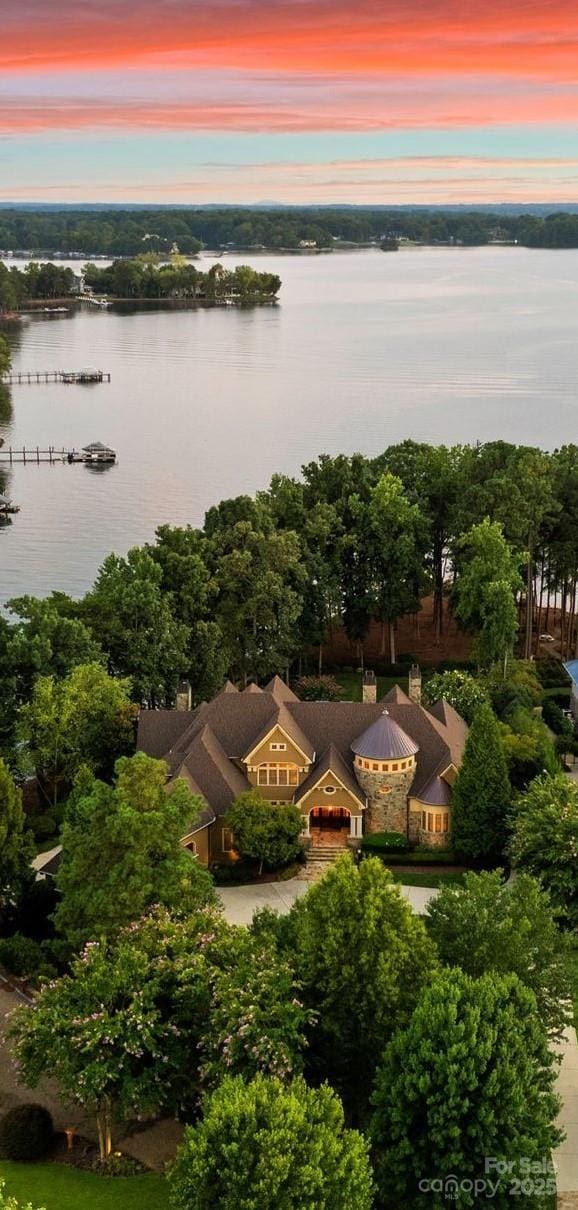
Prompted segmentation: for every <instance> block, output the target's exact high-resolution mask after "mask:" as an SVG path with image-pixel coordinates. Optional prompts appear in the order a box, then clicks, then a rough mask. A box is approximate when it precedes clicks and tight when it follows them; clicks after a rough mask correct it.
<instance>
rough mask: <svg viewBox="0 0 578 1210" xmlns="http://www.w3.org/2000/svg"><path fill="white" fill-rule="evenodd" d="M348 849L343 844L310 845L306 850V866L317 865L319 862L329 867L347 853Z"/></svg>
mask: <svg viewBox="0 0 578 1210" xmlns="http://www.w3.org/2000/svg"><path fill="white" fill-rule="evenodd" d="M347 852H348V849H347V848H346V846H345V845H343V844H316V845H311V847H310V848H309V849H308V850H307V865H317V863H318V862H321V863H322V864H323V865H331V863H332V862H334V861H337V858H338V857H341V854H342V853H347Z"/></svg>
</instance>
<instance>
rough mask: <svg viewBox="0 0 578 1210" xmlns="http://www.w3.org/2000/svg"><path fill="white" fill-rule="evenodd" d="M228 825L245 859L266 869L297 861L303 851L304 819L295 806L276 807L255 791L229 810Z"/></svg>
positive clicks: (290, 804)
mask: <svg viewBox="0 0 578 1210" xmlns="http://www.w3.org/2000/svg"><path fill="white" fill-rule="evenodd" d="M226 822H227V824H228V826H229V827H230V828H231V831H232V832H233V834H234V837H235V847H236V848H237V850H238V851H239V853H240V854H241V856H242V857H244V858H245V859H246V860H247V859H248V860H249V861H256V862H258V863H259V873H261V872H262V870H263V867H264V866H267V868H268V869H276V868H277V867H279V866H284V865H288V864H289V862H290V861H295V859H296V858H297V857H298V856H299V853H300V852H301V849H302V847H303V846H302V844H301V839H300V837H301V829H302V827H303V820H302V818H301V812H300V810H299V807H296V806H294V804H293V803H287V804H283V805H282V806H276V805H275V804H273V803H270V802H267V801H266V800H265V799H264V798H262V797H261V795H260V794H259V793H258V791H256V790H249V791H248V792H247V793H246V794H240V795H239V797H238V798H236V799H235V802H234V803H233V805H232V806H231V807H230V808H229V812H228V816H227V820H226Z"/></svg>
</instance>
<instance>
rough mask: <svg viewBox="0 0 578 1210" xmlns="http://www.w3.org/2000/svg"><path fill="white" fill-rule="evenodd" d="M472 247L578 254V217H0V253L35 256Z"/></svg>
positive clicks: (309, 213) (56, 213)
mask: <svg viewBox="0 0 578 1210" xmlns="http://www.w3.org/2000/svg"><path fill="white" fill-rule="evenodd" d="M400 239H402V240H411V241H415V242H417V243H424V244H446V243H457V244H464V245H469V246H475V245H480V244H487V243H489V242H492V241H506V242H515V243H519V244H522V245H524V246H526V247H530V248H576V247H578V214H572V213H569V212H566V211H555V212H554V213H552V214H547V215H545V216H542V215H539V214H535V213H532V212H528V211H525V212H522V213H520V214H512V213H510V212H509V211H506V212H504V211H500V212H499V213H486V212H484V211H479V210H472V211H468V210H461V209H460V210H422V209H419V208H418V209H415V210H411V209H408V210H397V209H394V210H386V209H383V208H377V209H375V210H372V209H370V208H365V207H359V208H358V207H354V206H347V207H344V208H343V209H340V208H339V207H326V208H323V207H319V208H316V207H306V208H303V209H299V208H296V207H290V208H286V209H282V208H276V207H275V208H273V209H270V210H269V209H261V208H259V209H251V208H249V209H241V208H237V207H234V206H230V207H223V208H218V207H210V208H208V209H195V208H193V207H191V208H190V209H189V208H182V209H180V208H179V209H170V208H167V209H151V210H147V209H141V208H138V209H136V210H122V209H119V210H114V209H110V210H109V209H104V210H82V209H79V210H74V209H68V208H66V209H63V210H33V209H30V208H28V207H27V208H25V209H18V208H14V209H8V208H7V209H1V210H0V251H1V250H3V251H4V253H6V252H8V251H10V252H26V253H31V254H33V255H35V256H37V255H44V256H49V255H52V256H55V255H58V254H60V255H62V256H69V255H74V254H77V255H79V256H106V257H111V258H114V257H116V256H137V255H138V254H139V253H142V252H150V253H154V252H159V253H161V254H165V255H166V254H168V253H170V252H171V251H172V250H173V248H176V249H178V251H179V252H181V253H183V254H184V255H186V256H193V255H195V253H197V252H199V251H200V250H201V248H203V247H205V248H211V249H225V248H229V249H236V248H238V249H243V248H271V249H298V248H299V246H300V244H302V243H305V245H313V246H316V247H317V248H326V249H329V248H333V247H338V246H339V244H340V243H341V244H344V245H348V244H349V245H351V244H354V245H355V244H357V245H359V244H362V245H363V244H380V243H382V242H383V241H388V240H393V241H397V240H400Z"/></svg>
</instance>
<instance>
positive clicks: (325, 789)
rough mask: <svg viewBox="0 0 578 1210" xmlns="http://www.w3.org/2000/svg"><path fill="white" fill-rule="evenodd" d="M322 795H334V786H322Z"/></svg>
mask: <svg viewBox="0 0 578 1210" xmlns="http://www.w3.org/2000/svg"><path fill="white" fill-rule="evenodd" d="M323 793H324V794H335V786H324V787H323Z"/></svg>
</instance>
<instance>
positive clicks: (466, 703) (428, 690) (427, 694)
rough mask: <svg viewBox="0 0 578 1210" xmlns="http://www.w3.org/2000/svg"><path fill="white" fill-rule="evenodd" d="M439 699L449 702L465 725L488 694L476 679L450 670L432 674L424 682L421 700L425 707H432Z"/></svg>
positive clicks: (468, 674) (465, 673)
mask: <svg viewBox="0 0 578 1210" xmlns="http://www.w3.org/2000/svg"><path fill="white" fill-rule="evenodd" d="M441 698H443V699H444V700H445V701H446V702H449V704H450V706H453V708H454V710H457V712H458V714H460V715H461V717H462V718H463V719H465V721H466V723H471V722H472V719H473V717H474V714H475V712H476V710H477V708H478V706H481V705H482V703H483V702H487V700H488V694H487V690H486V689H485V686H484V684H483V682H482V681H480V680H479V678H478V677H475V676H472V674H471V673H470V672H464V671H462V670H461V669H459V668H452V669H450V670H449V671H448V672H434V675H433V676H431V677H430V678H429V680H427V681H425V682H424V686H423V700H424V704H425V705H426V706H433V704H434V702H438V701H440V699H441Z"/></svg>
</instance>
